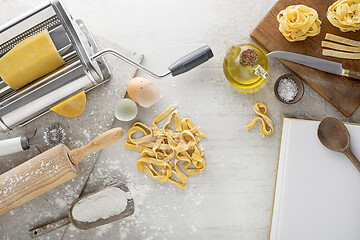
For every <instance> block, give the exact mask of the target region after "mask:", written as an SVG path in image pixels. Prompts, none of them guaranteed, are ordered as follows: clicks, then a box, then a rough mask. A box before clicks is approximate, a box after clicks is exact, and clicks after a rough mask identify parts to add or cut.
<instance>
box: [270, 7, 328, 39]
mask: <svg viewBox="0 0 360 240" xmlns="http://www.w3.org/2000/svg"><path fill="white" fill-rule="evenodd" d="M277 20H278V22H279V23H280V24H279V31H280V32H281V33H282V35H284V37H285V38H286V39H287V40H288V41H290V42H295V41H301V40H305V39H306V38H307V37H309V36H316V35H318V34H319V33H320V24H321V21H320V20H319V16H318V13H317V12H316V11H315V10H314V9H312V8H310V7H307V6H305V5H291V6H289V7H287V8H286V9H285V10H282V11H280V12H279V14H278V15H277Z"/></svg>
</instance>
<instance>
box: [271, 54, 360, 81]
mask: <svg viewBox="0 0 360 240" xmlns="http://www.w3.org/2000/svg"><path fill="white" fill-rule="evenodd" d="M266 56H267V57H273V58H278V59H283V60H287V61H290V62H294V63H299V64H301V65H305V66H308V67H311V68H315V69H318V70H321V71H324V72H328V73H332V74H337V75H341V76H345V77H351V78H354V79H358V80H360V72H357V71H353V70H348V69H344V68H343V66H342V64H341V63H338V62H333V61H328V60H324V59H321V58H316V57H311V56H307V55H302V54H298V53H293V52H286V51H275V52H271V53H268V54H267V55H266Z"/></svg>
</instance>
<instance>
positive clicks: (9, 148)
mask: <svg viewBox="0 0 360 240" xmlns="http://www.w3.org/2000/svg"><path fill="white" fill-rule="evenodd" d="M36 132H37V130H36V129H35V131H34V133H33V134H32V135H31V136H29V137H26V136H22V137H17V138H11V139H6V140H2V141H0V156H4V155H8V154H11V153H16V152H21V151H24V150H28V149H29V148H30V147H31V146H37V145H40V144H44V143H45V144H46V145H47V146H50V147H54V146H56V145H59V144H60V143H64V142H65V136H66V132H65V130H64V128H63V127H61V126H60V125H53V126H50V127H48V128H46V129H45V131H44V134H43V135H39V136H37V135H36Z"/></svg>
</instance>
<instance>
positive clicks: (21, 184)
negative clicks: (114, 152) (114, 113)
mask: <svg viewBox="0 0 360 240" xmlns="http://www.w3.org/2000/svg"><path fill="white" fill-rule="evenodd" d="M123 135H124V130H123V129H122V128H113V129H110V130H109V131H106V132H104V133H103V134H101V135H100V136H98V137H97V138H95V139H94V140H92V141H91V142H90V143H89V144H87V145H85V146H83V147H81V148H78V149H74V150H70V149H69V148H68V147H67V146H65V145H64V144H60V145H57V146H56V147H53V148H51V149H49V150H47V151H46V152H43V153H42V154H40V155H38V156H36V157H34V158H32V159H30V160H28V161H26V162H24V163H22V164H21V165H19V166H17V167H15V168H13V169H11V170H9V171H8V172H6V173H4V174H2V175H1V176H0V216H1V215H3V214H5V213H7V212H9V211H11V210H12V209H14V208H17V207H19V206H20V205H22V204H24V203H26V202H28V201H30V200H31V199H34V198H36V197H38V196H40V195H42V194H44V193H46V192H48V191H50V190H51V189H54V188H56V187H57V186H59V185H61V184H63V183H65V182H67V181H69V180H71V179H73V178H75V177H76V175H77V173H78V171H79V168H78V163H79V162H80V161H81V160H82V159H83V158H84V157H86V156H87V155H89V154H90V153H93V152H95V151H97V150H100V149H103V148H106V147H108V146H110V145H111V144H113V143H115V142H117V141H118V140H119V139H120V138H121V137H122V136H123Z"/></svg>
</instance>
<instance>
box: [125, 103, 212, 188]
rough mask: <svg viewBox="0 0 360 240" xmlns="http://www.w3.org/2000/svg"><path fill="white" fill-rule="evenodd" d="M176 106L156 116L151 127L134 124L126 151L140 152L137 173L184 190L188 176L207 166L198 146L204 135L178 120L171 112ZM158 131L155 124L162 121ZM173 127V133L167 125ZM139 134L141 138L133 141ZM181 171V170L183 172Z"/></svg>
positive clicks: (197, 129) (177, 114) (192, 126)
mask: <svg viewBox="0 0 360 240" xmlns="http://www.w3.org/2000/svg"><path fill="white" fill-rule="evenodd" d="M176 107H177V105H175V104H172V105H170V106H169V107H168V108H167V109H166V110H165V111H164V112H162V113H161V114H160V115H159V116H157V117H156V118H155V119H154V120H153V122H152V125H151V127H147V126H146V125H145V124H143V123H140V122H137V123H135V124H134V125H133V126H132V127H131V128H130V130H129V131H128V140H127V141H126V143H125V147H126V148H128V149H132V150H135V151H139V152H141V158H140V159H139V160H138V161H137V163H136V165H137V169H138V170H139V171H140V172H144V173H146V174H147V175H148V176H149V177H151V178H153V179H155V180H157V181H160V182H164V181H167V182H171V183H174V184H176V185H177V186H178V187H181V188H184V187H185V183H186V182H187V181H188V175H194V174H199V173H201V172H202V171H203V170H204V169H205V166H206V163H205V160H204V158H203V154H204V153H203V151H202V150H201V149H200V147H199V145H198V143H199V142H200V140H201V139H202V138H203V137H206V135H205V134H204V133H203V132H202V131H200V129H199V127H197V126H194V125H193V123H192V122H191V120H190V119H188V118H184V119H181V118H180V115H179V113H177V112H174V110H175V108H176ZM167 116H169V117H168V119H167V121H166V123H165V124H164V125H163V126H162V127H161V128H160V127H158V126H157V124H158V123H159V122H160V121H162V120H163V119H165V118H166V117H167ZM172 123H173V125H174V129H171V127H170V125H171V124H172ZM137 133H141V134H142V136H141V137H137V138H136V137H134V135H135V134H137ZM181 168H182V169H183V170H182V169H181Z"/></svg>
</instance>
